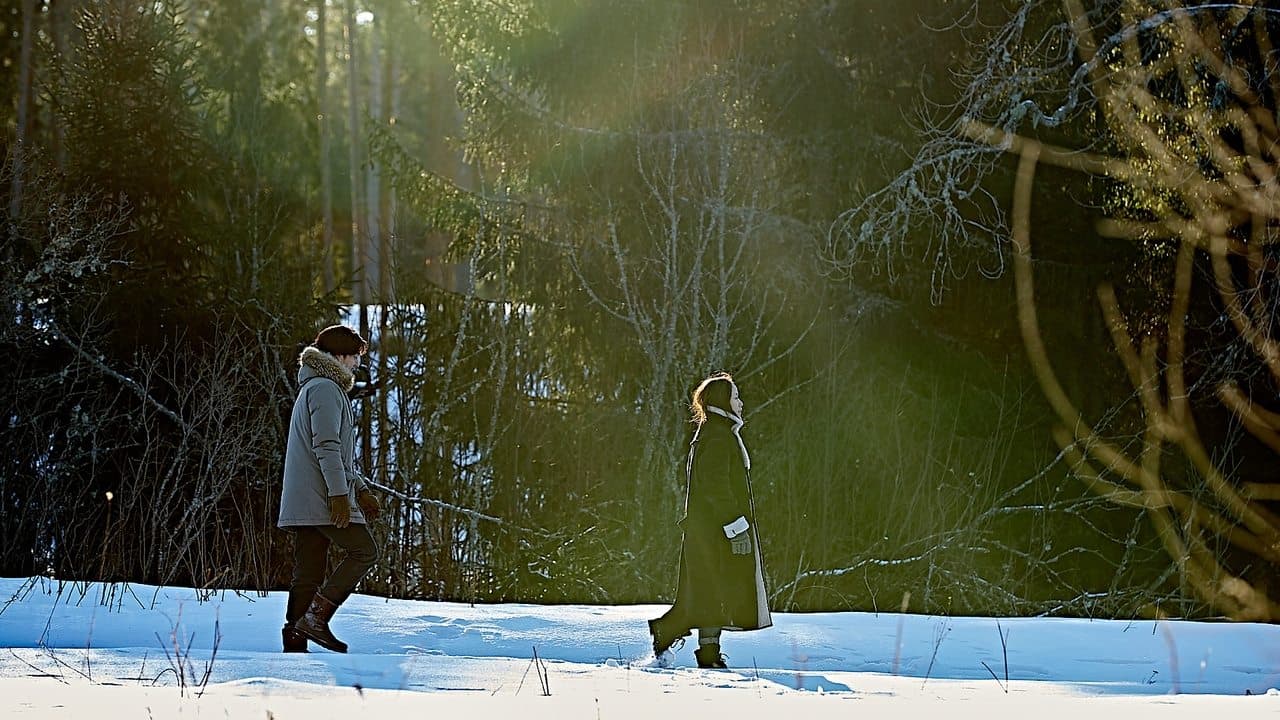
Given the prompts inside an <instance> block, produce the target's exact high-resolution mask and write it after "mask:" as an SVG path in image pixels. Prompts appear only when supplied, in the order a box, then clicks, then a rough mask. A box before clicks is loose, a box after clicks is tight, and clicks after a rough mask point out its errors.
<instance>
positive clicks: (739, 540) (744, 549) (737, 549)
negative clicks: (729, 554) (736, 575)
mask: <svg viewBox="0 0 1280 720" xmlns="http://www.w3.org/2000/svg"><path fill="white" fill-rule="evenodd" d="M729 549H730V550H731V551H733V554H734V555H750V554H751V533H749V532H744V533H740V534H738V535H734V536H733V537H732V538H729Z"/></svg>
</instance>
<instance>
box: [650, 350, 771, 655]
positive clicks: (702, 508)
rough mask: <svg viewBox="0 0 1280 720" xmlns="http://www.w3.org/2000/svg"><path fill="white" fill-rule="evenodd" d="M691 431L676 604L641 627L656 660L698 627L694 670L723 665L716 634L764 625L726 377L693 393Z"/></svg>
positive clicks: (746, 458) (742, 449)
mask: <svg viewBox="0 0 1280 720" xmlns="http://www.w3.org/2000/svg"><path fill="white" fill-rule="evenodd" d="M692 410H693V422H694V423H695V424H696V425H697V429H696V431H695V432H694V436H693V442H692V443H691V444H690V445H689V456H688V460H687V462H686V465H685V480H686V483H687V486H686V487H687V490H686V495H685V514H684V517H683V518H682V519H681V520H680V525H681V527H682V528H683V529H684V540H683V542H682V543H681V550H680V579H679V585H678V588H677V590H676V601H675V604H673V605H672V607H671V610H669V611H668V612H667V613H666V614H665V615H663V616H662V617H660V618H657V619H656V620H650V621H649V632H650V634H651V635H652V636H653V653H654V656H655V657H656V658H657V659H658V661H659V662H664V661H666V660H667V658H664V657H663V656H664V654H665V653H666V652H667V651H668V650H669V649H670V648H671V646H672V645H673V644H674V643H675V642H676V640H678V639H681V638H683V637H684V636H685V635H688V634H689V632H690V631H691V630H692V629H693V628H697V629H698V649H697V651H696V652H695V653H694V655H695V657H696V658H697V661H698V666H699V667H718V668H723V667H725V662H724V658H723V656H722V655H721V654H720V631H721V630H722V629H724V630H758V629H761V628H766V627H769V626H770V625H772V624H773V620H772V618H771V617H770V614H769V605H768V599H767V597H766V595H765V589H764V572H763V563H762V562H761V559H760V538H759V535H758V534H757V532H756V520H755V507H754V501H753V499H752V496H751V456H750V455H749V454H748V453H747V446H746V444H745V443H744V442H743V441H742V435H741V433H740V430H741V428H742V400H741V399H740V398H739V397H738V386H737V385H735V384H734V382H733V378H732V377H730V376H729V375H728V374H727V373H718V374H715V375H712V376H711V377H708V378H707V379H705V380H703V381H702V382H701V383H700V384H699V385H698V388H697V389H696V390H694V392H693V402H692Z"/></svg>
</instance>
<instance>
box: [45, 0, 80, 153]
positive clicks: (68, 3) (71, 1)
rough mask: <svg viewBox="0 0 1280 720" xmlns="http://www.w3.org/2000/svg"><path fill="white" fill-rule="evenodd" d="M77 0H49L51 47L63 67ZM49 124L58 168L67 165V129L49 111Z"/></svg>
mask: <svg viewBox="0 0 1280 720" xmlns="http://www.w3.org/2000/svg"><path fill="white" fill-rule="evenodd" d="M77 2H78V0H51V1H50V3H49V29H50V32H51V33H52V34H53V47H54V49H55V50H57V52H58V64H59V65H60V66H62V67H65V66H66V64H67V63H69V62H71V38H70V33H71V29H72V28H73V27H74V24H75V13H76V4H77ZM49 115H50V118H49V124H50V125H52V126H53V159H54V162H55V163H56V164H57V166H58V169H59V170H65V169H66V167H67V129H66V128H65V127H63V125H62V123H61V122H60V121H59V120H58V117H57V114H56V113H54V112H50V113H49Z"/></svg>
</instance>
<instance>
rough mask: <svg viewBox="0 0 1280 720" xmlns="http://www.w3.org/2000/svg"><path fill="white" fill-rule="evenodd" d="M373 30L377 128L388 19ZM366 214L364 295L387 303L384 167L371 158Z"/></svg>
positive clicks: (372, 109) (372, 101)
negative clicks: (385, 294)
mask: <svg viewBox="0 0 1280 720" xmlns="http://www.w3.org/2000/svg"><path fill="white" fill-rule="evenodd" d="M373 22H374V24H373V27H371V28H369V117H370V118H371V119H372V120H373V122H374V124H376V125H380V124H381V123H382V107H383V104H382V88H383V78H382V69H383V68H382V62H381V58H380V57H379V55H380V54H381V52H382V47H381V43H380V41H381V39H382V38H381V37H380V36H381V34H382V30H383V28H384V27H385V25H386V18H385V17H382V16H379V17H376V18H374V21H373ZM365 183H366V190H365V211H366V213H367V216H366V217H367V218H368V221H367V225H366V227H367V228H368V231H367V232H366V233H365V234H366V241H365V243H364V244H363V249H364V252H363V253H362V257H361V261H362V264H363V266H364V272H363V273H361V277H362V280H363V284H364V288H363V295H364V297H365V299H366V302H368V301H376V302H379V303H381V302H385V298H384V297H382V293H381V289H382V273H381V270H382V253H381V251H382V166H381V163H379V162H378V159H377V158H375V157H372V156H370V157H369V158H368V164H367V165H366V168H365Z"/></svg>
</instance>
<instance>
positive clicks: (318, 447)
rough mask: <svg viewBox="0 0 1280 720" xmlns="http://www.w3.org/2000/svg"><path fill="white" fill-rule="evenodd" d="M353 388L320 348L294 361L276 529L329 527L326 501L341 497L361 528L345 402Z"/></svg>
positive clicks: (351, 426) (360, 484) (351, 424)
mask: <svg viewBox="0 0 1280 720" xmlns="http://www.w3.org/2000/svg"><path fill="white" fill-rule="evenodd" d="M354 382H355V376H354V375H352V373H351V371H350V370H348V369H347V368H346V367H345V366H344V365H343V364H342V363H340V362H339V361H338V359H337V358H336V357H334V356H332V355H330V354H328V353H326V352H323V351H322V350H320V349H319V348H316V347H313V346H312V347H307V348H306V349H305V350H303V351H302V355H300V356H299V357H298V386H299V389H298V397H297V399H296V400H295V401H294V403H293V415H292V417H291V418H290V420H289V440H288V443H287V445H286V448H285V456H284V487H283V488H282V489H281V493H280V519H279V521H278V522H277V523H276V524H277V525H278V526H279V527H282V528H286V529H287V528H291V527H298V526H300V525H332V524H333V523H332V522H331V521H330V520H329V498H330V497H336V496H340V495H346V496H347V498H348V500H349V502H350V504H351V522H353V523H360V524H364V522H365V518H364V514H363V513H361V512H360V506H359V505H357V504H356V501H355V499H356V494H357V493H359V492H360V491H361V490H363V489H364V487H365V478H364V476H363V475H361V474H360V472H359V471H358V470H356V467H355V447H356V444H355V413H353V412H352V410H351V401H350V399H348V398H347V391H348V390H350V389H351V386H352V385H353V384H354Z"/></svg>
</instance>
